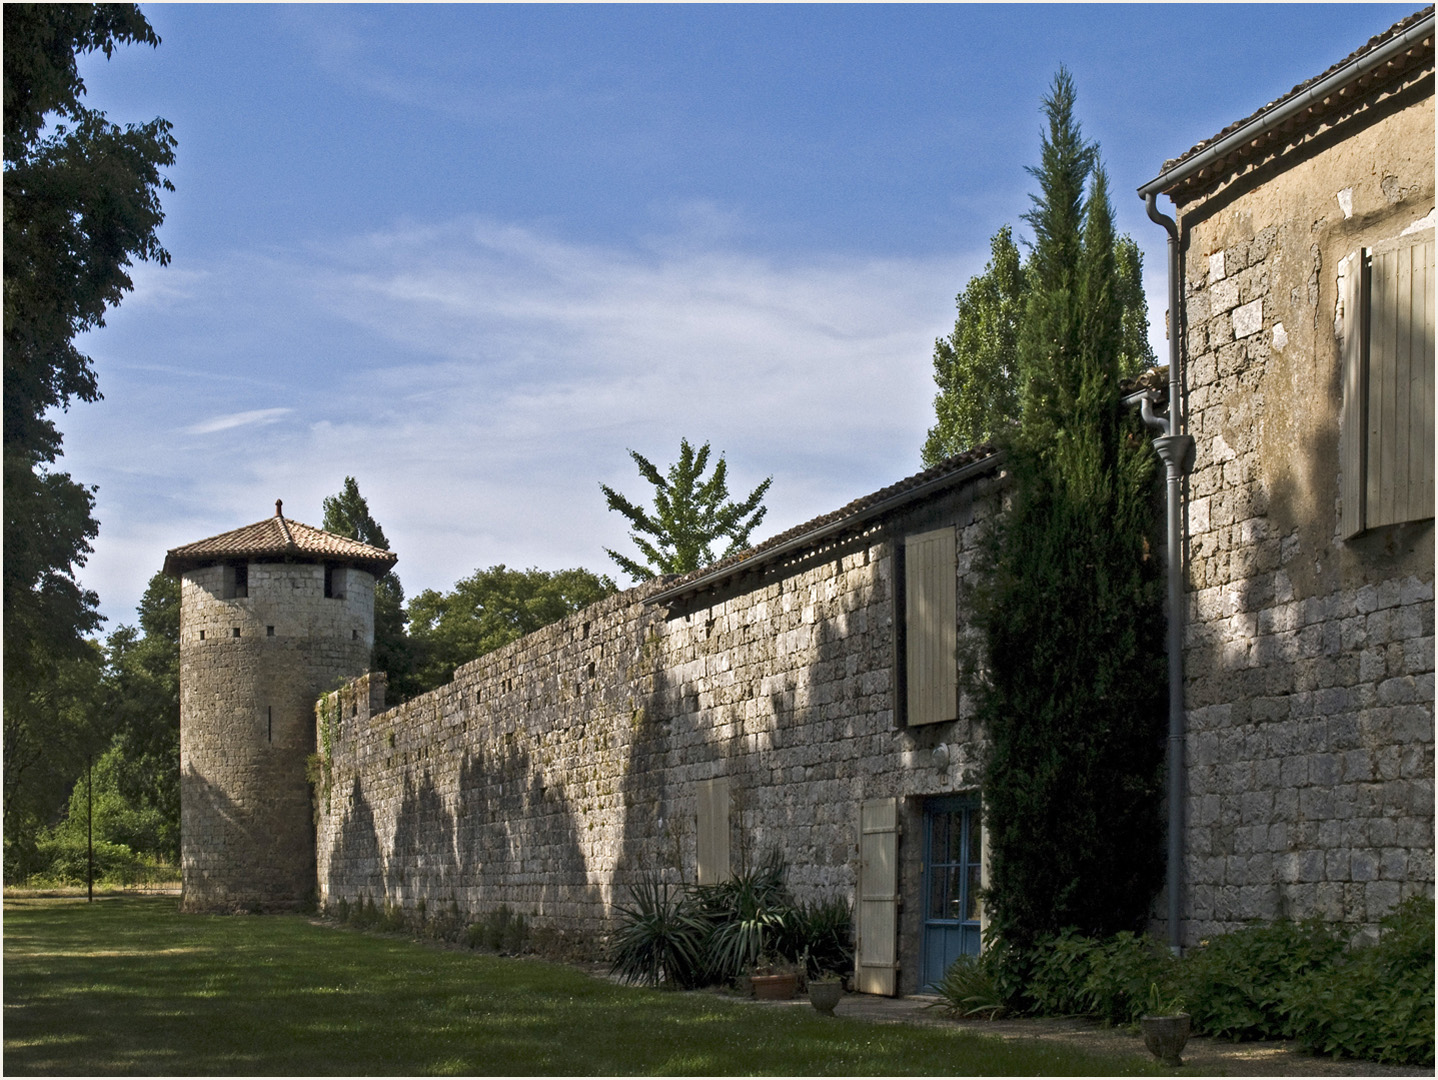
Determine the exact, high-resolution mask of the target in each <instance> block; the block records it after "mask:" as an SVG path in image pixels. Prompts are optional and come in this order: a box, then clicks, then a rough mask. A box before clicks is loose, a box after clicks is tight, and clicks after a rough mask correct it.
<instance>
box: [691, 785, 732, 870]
mask: <svg viewBox="0 0 1438 1080" xmlns="http://www.w3.org/2000/svg"><path fill="white" fill-rule="evenodd" d="M695 795H696V801H697V802H698V817H699V827H698V829H697V830H696V832H697V834H698V847H699V852H698V859H699V866H698V878H699V884H700V885H715V884H718V883H719V882H721V881H724V880H725V879H726V878H728V877H729V778H728V777H727V776H718V777H715V778H714V779H712V780H700V781H699V784H698V788H697V790H696V792H695Z"/></svg>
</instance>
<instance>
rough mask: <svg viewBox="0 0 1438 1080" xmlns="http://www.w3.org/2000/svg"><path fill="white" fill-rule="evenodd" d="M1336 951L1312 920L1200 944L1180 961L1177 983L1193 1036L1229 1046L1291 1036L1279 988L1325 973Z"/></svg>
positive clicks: (1332, 939)
mask: <svg viewBox="0 0 1438 1080" xmlns="http://www.w3.org/2000/svg"><path fill="white" fill-rule="evenodd" d="M1342 951H1343V942H1342V941H1341V940H1340V939H1339V938H1338V937H1337V935H1336V934H1334V932H1333V931H1332V930H1331V929H1330V928H1329V927H1328V926H1327V925H1325V924H1324V923H1323V922H1321V921H1319V920H1317V919H1309V920H1305V921H1303V922H1292V921H1290V920H1286V919H1280V920H1279V921H1277V922H1274V923H1268V924H1263V925H1254V926H1246V927H1244V928H1243V929H1242V930H1235V931H1233V932H1232V933H1228V934H1223V935H1221V936H1219V937H1215V938H1213V939H1211V940H1209V941H1207V942H1204V943H1202V944H1201V945H1200V946H1199V948H1197V949H1193V950H1190V952H1189V953H1188V955H1187V956H1186V957H1184V960H1183V963H1182V965H1181V966H1180V971H1179V979H1178V988H1179V991H1180V992H1181V993H1182V994H1183V997H1184V999H1185V1000H1186V1001H1187V1002H1188V1011H1189V1013H1190V1015H1191V1016H1192V1017H1193V1030H1194V1031H1196V1032H1201V1033H1203V1034H1205V1035H1216V1036H1226V1037H1228V1038H1231V1039H1233V1040H1235V1041H1237V1040H1240V1039H1264V1038H1284V1037H1289V1036H1291V1035H1293V1034H1295V1031H1294V1029H1293V1027H1292V1025H1291V1024H1290V1023H1289V1022H1288V1020H1287V1017H1286V1016H1285V1014H1284V1009H1283V1004H1282V1002H1283V991H1284V987H1285V986H1286V985H1287V984H1289V983H1291V982H1292V981H1293V980H1295V979H1297V978H1299V977H1300V976H1303V975H1305V974H1307V973H1309V972H1313V971H1323V970H1326V969H1327V968H1328V967H1329V966H1330V965H1332V963H1333V962H1334V961H1335V960H1336V959H1337V958H1338V956H1339V955H1340V954H1341V953H1342Z"/></svg>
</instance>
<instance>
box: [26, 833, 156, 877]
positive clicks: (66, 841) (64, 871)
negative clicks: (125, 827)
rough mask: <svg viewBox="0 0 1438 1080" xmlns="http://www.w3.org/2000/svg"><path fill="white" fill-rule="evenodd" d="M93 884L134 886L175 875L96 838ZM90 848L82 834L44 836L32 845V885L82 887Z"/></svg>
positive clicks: (126, 847)
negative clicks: (33, 863) (33, 846)
mask: <svg viewBox="0 0 1438 1080" xmlns="http://www.w3.org/2000/svg"><path fill="white" fill-rule="evenodd" d="M94 851H95V879H94V880H95V884H97V885H137V884H141V883H144V882H147V881H151V880H157V879H159V878H164V877H170V876H175V869H174V868H173V867H169V866H163V865H161V864H160V863H158V862H157V861H156V860H155V859H153V858H147V857H145V856H142V855H139V854H137V853H136V852H135V851H134V850H133V849H132V848H130V846H129V845H127V844H119V843H113V842H111V841H108V840H100V839H96V840H95V842H94ZM89 858H90V854H89V845H88V843H87V841H86V839H85V836H84V834H83V833H82V834H80V835H79V836H76V835H74V834H73V833H70V832H63V831H58V830H57V831H55V832H53V833H49V834H46V835H43V836H42V837H41V838H40V839H39V841H38V842H37V843H36V845H35V866H36V869H35V872H34V873H33V874H32V875H31V877H30V881H31V883H32V884H53V885H84V884H85V882H86V880H87V877H86V875H87V873H88V867H89Z"/></svg>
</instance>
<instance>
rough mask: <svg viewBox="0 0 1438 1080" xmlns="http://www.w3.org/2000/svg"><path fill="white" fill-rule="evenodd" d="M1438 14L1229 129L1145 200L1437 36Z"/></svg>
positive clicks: (1147, 189) (1150, 187)
mask: <svg viewBox="0 0 1438 1080" xmlns="http://www.w3.org/2000/svg"><path fill="white" fill-rule="evenodd" d="M1433 20H1434V13H1433V12H1431V11H1430V12H1429V13H1428V14H1427V16H1425V17H1424V18H1422V19H1420V20H1418V22H1416V23H1414V24H1413V25H1412V26H1410V27H1409V28H1408V29H1407V30H1405V31H1403V32H1402V33H1401V34H1399V35H1397V36H1396V37H1392V38H1389V39H1388V40H1387V41H1385V42H1383V44H1381V45H1379V46H1377V47H1376V48H1374V49H1373V50H1372V51H1371V52H1366V53H1364V54H1363V55H1362V56H1358V57H1355V58H1354V59H1353V60H1352V61H1351V62H1350V63H1347V64H1344V65H1343V66H1342V67H1340V68H1339V69H1338V70H1337V71H1334V72H1333V73H1332V74H1330V75H1328V76H1326V77H1325V78H1322V79H1319V80H1318V82H1316V83H1314V84H1313V85H1312V86H1310V87H1308V88H1307V89H1305V90H1303V91H1301V92H1299V93H1297V94H1295V95H1294V96H1293V97H1291V98H1289V99H1288V100H1286V101H1281V102H1279V103H1278V104H1277V105H1275V106H1274V107H1273V108H1271V109H1267V110H1265V111H1264V112H1261V113H1259V114H1258V115H1257V116H1255V117H1254V118H1253V119H1252V120H1250V121H1248V123H1246V124H1244V125H1243V126H1242V127H1240V128H1238V129H1237V130H1235V131H1231V132H1229V133H1228V134H1227V135H1225V136H1224V137H1223V138H1221V139H1219V140H1218V141H1217V142H1215V143H1213V144H1212V145H1211V146H1206V147H1204V148H1203V149H1202V150H1200V151H1199V152H1198V153H1196V154H1194V155H1193V157H1191V158H1186V159H1184V160H1181V161H1180V162H1179V163H1178V164H1177V165H1175V166H1174V167H1173V168H1171V169H1169V170H1167V171H1165V172H1162V173H1160V174H1159V175H1158V176H1156V177H1154V178H1153V179H1152V180H1150V181H1149V182H1148V183H1146V184H1144V185H1143V186H1142V187H1141V188H1139V189H1138V195H1139V198H1141V199H1147V198H1148V197H1149V196H1150V195H1158V194H1160V193H1162V192H1165V191H1167V190H1169V189H1170V188H1173V187H1176V186H1177V185H1179V184H1181V183H1183V182H1184V181H1186V180H1190V179H1192V178H1193V177H1194V176H1195V175H1197V174H1198V173H1200V172H1202V171H1203V170H1204V169H1205V168H1206V167H1208V166H1209V165H1212V164H1214V163H1215V162H1218V161H1221V160H1223V159H1224V158H1226V157H1227V156H1228V155H1229V154H1231V153H1233V152H1234V151H1235V150H1238V149H1241V148H1242V147H1244V146H1245V145H1246V144H1248V143H1250V142H1252V141H1253V140H1254V139H1255V138H1257V137H1259V136H1261V135H1266V134H1268V133H1269V132H1270V131H1272V130H1273V129H1274V128H1276V127H1278V126H1279V125H1280V124H1282V123H1284V122H1285V121H1287V120H1289V119H1291V118H1293V117H1295V116H1297V115H1298V114H1299V113H1301V112H1303V111H1304V110H1305V109H1308V108H1309V107H1311V106H1313V105H1314V104H1319V105H1321V104H1322V103H1323V99H1324V98H1326V97H1329V96H1330V95H1332V94H1334V93H1337V92H1338V91H1340V90H1342V89H1343V88H1344V87H1346V86H1348V85H1349V84H1351V83H1354V82H1357V81H1358V80H1359V79H1361V78H1363V76H1365V75H1367V74H1370V73H1371V72H1373V71H1376V70H1377V69H1378V68H1380V67H1382V66H1384V65H1385V64H1387V63H1388V62H1389V61H1390V60H1393V59H1394V58H1395V57H1398V56H1401V55H1403V54H1404V53H1406V52H1407V51H1408V50H1409V49H1412V48H1414V47H1415V46H1417V45H1421V44H1422V43H1423V41H1424V39H1425V38H1429V37H1432V36H1433Z"/></svg>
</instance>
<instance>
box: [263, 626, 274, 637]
mask: <svg viewBox="0 0 1438 1080" xmlns="http://www.w3.org/2000/svg"><path fill="white" fill-rule="evenodd" d="M274 636H275V628H274V627H273V626H267V627H265V637H274Z"/></svg>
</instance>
